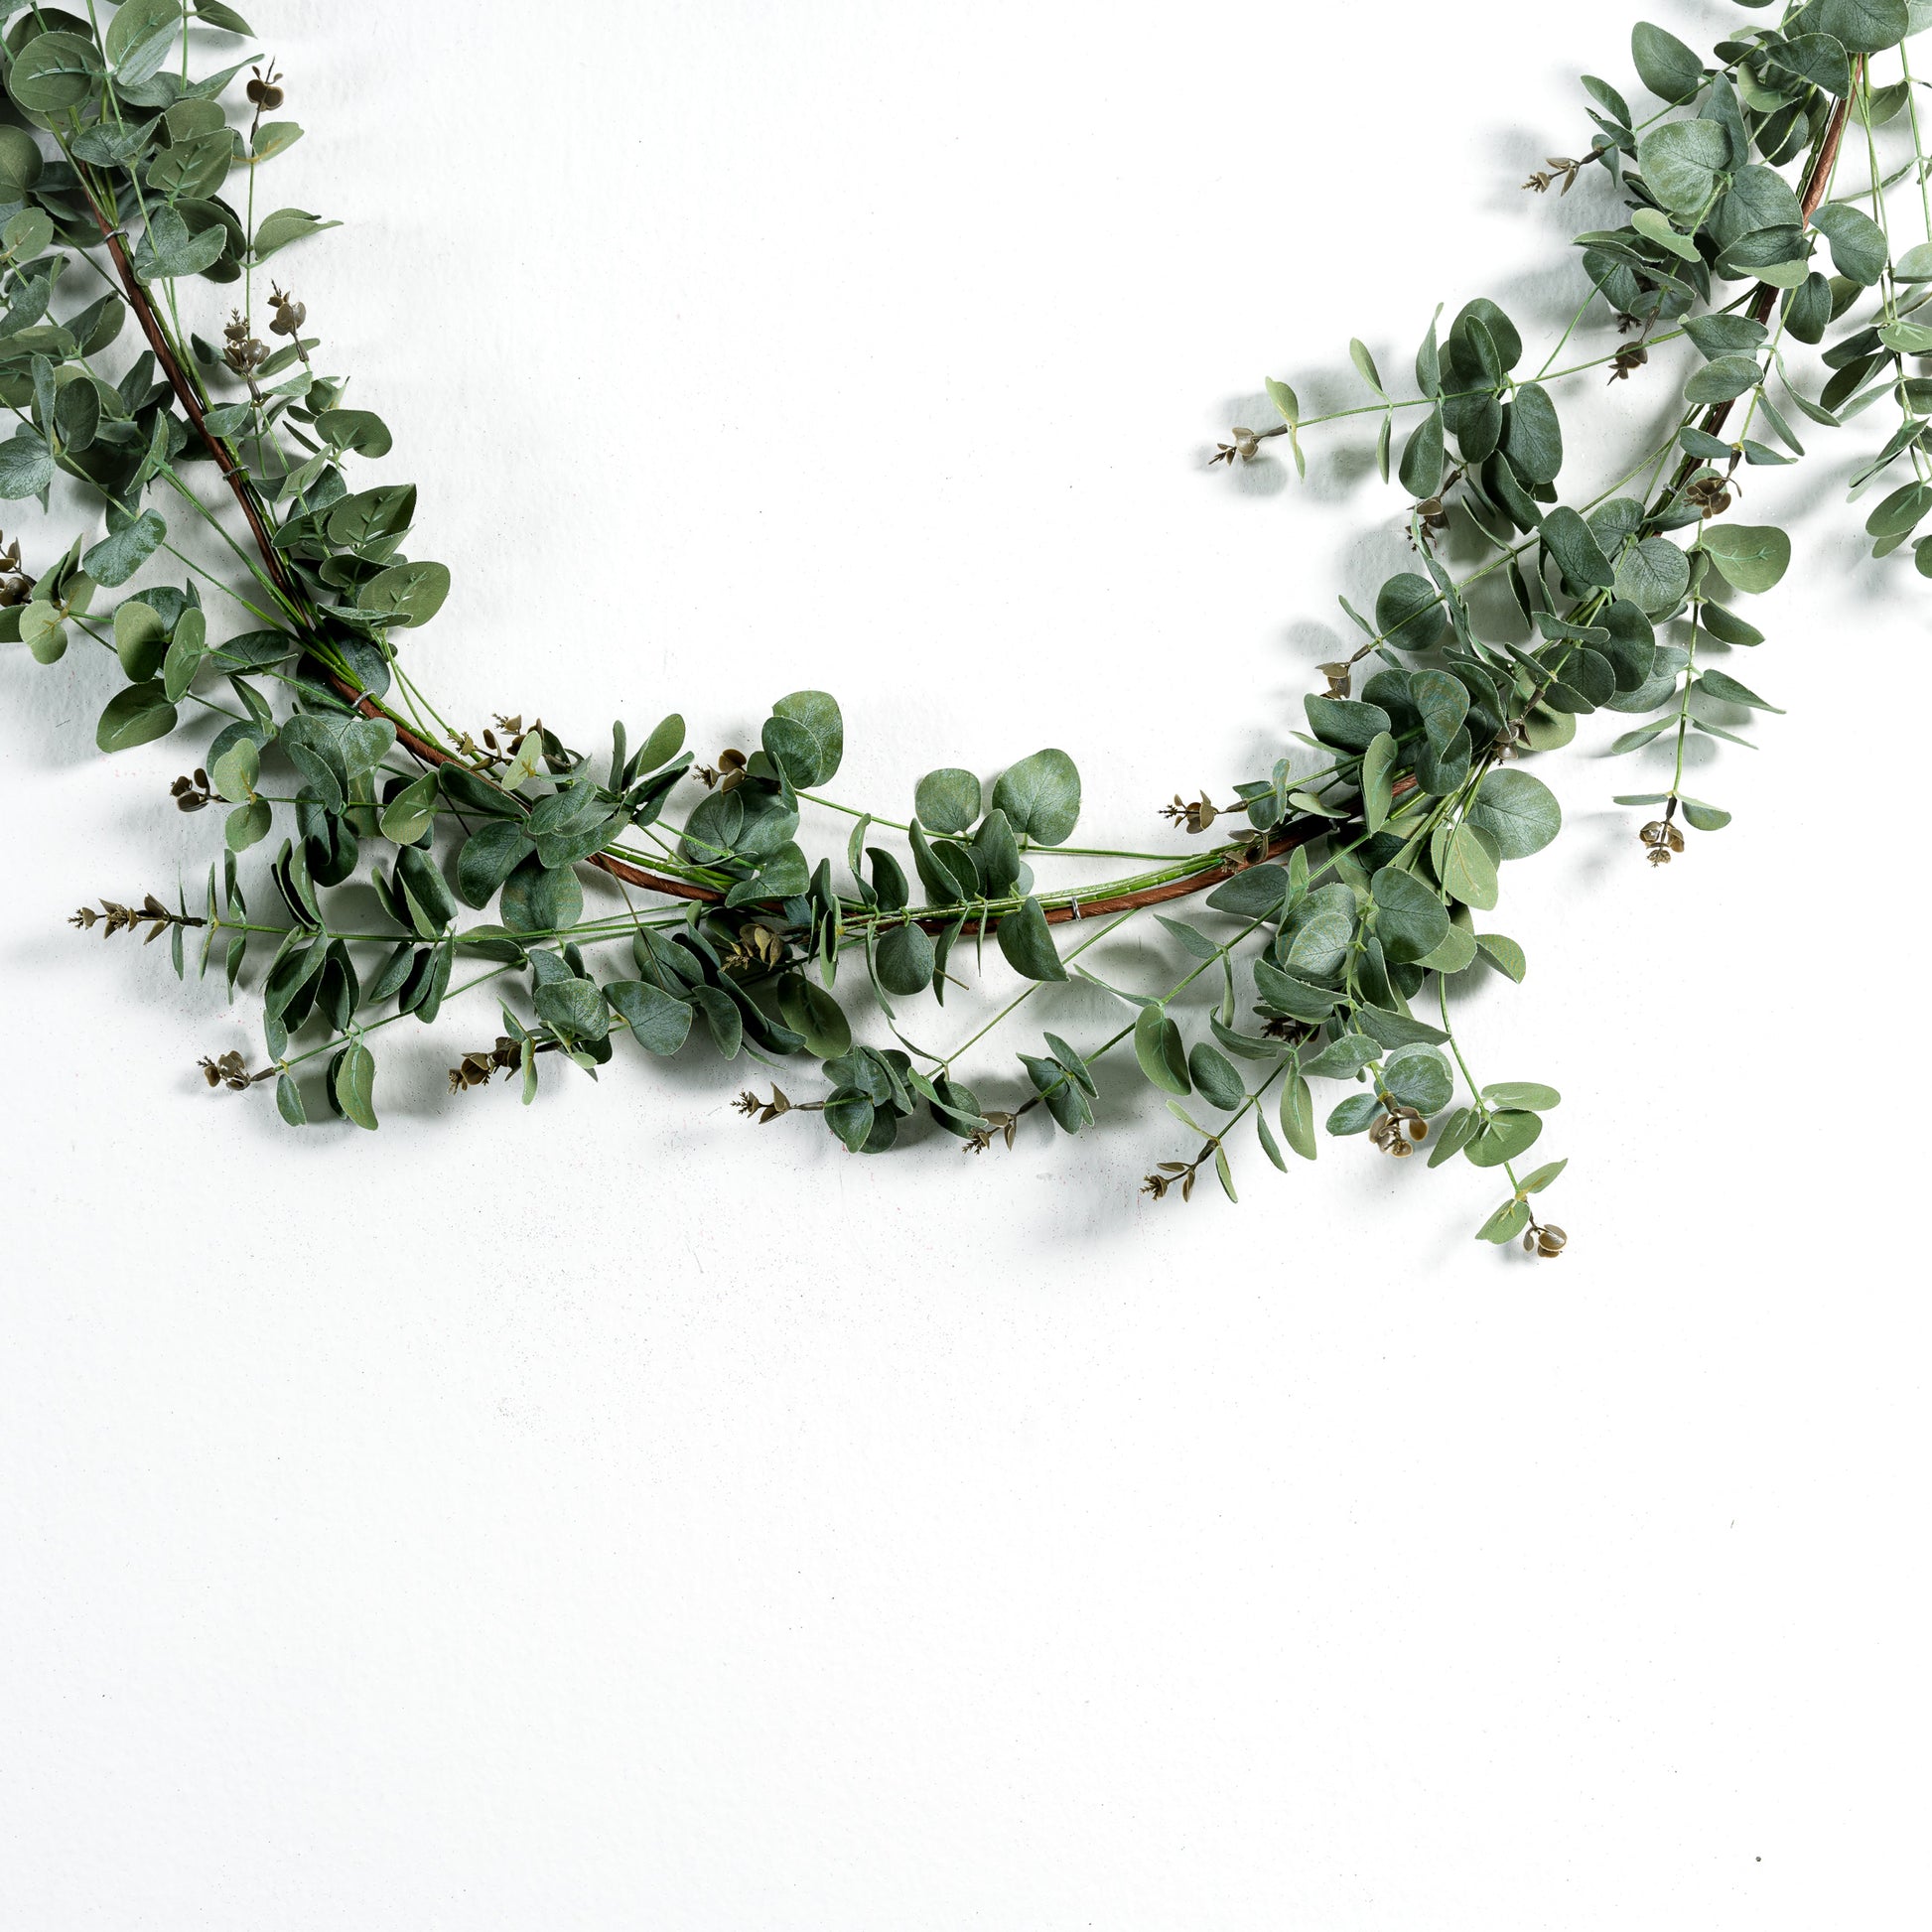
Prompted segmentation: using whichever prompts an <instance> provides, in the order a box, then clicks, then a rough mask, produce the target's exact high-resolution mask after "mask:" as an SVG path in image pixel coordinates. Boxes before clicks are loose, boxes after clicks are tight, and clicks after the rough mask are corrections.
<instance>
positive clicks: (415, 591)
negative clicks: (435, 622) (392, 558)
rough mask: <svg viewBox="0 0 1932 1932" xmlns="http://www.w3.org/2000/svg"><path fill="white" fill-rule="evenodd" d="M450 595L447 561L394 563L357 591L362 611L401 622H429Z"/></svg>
mask: <svg viewBox="0 0 1932 1932" xmlns="http://www.w3.org/2000/svg"><path fill="white" fill-rule="evenodd" d="M449 594H450V573H449V570H448V568H447V567H446V566H445V565H443V564H434V563H416V564H391V565H390V566H389V568H388V569H387V570H379V571H377V572H376V574H375V575H374V576H373V577H371V578H370V579H369V581H368V582H367V583H366V584H364V585H363V586H362V588H361V589H360V590H359V591H357V592H356V594H355V604H356V608H357V609H358V610H362V611H373V612H375V613H376V614H378V615H379V616H385V617H393V618H394V619H395V621H396V622H397V623H398V624H403V625H412V626H413V625H415V624H419V623H427V622H428V621H430V619H431V618H433V617H435V615H436V614H437V612H439V611H440V610H442V608H443V600H444V599H445V598H447V597H448V596H449Z"/></svg>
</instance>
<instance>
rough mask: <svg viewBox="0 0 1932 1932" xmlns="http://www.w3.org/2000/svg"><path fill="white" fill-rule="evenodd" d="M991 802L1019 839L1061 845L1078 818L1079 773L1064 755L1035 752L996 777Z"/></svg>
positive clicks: (1069, 835)
mask: <svg viewBox="0 0 1932 1932" xmlns="http://www.w3.org/2000/svg"><path fill="white" fill-rule="evenodd" d="M993 802H994V804H995V805H996V806H998V807H999V808H1000V810H1001V811H1003V812H1005V813H1006V815H1007V822H1008V823H1009V824H1010V825H1011V826H1012V827H1013V829H1014V832H1015V833H1016V834H1017V835H1018V836H1019V837H1021V838H1023V839H1031V840H1032V841H1033V843H1034V844H1035V845H1064V844H1065V843H1066V841H1067V840H1068V839H1069V838H1071V837H1072V836H1073V828H1074V825H1075V824H1076V823H1077V822H1078V820H1079V816H1080V773H1079V770H1078V769H1077V767H1076V766H1075V765H1074V762H1073V760H1072V759H1070V758H1068V757H1067V755H1066V754H1065V753H1064V752H1060V751H1054V750H1051V749H1048V750H1046V751H1043V752H1035V754H1034V755H1033V757H1032V758H1028V759H1021V760H1020V762H1019V763H1018V764H1016V765H1013V766H1011V767H1009V769H1007V770H1006V771H1004V772H1002V773H1001V774H1000V778H999V781H998V782H997V783H996V784H995V785H994V787H993ZM1001 930H1002V931H1004V930H1005V926H1004V924H1003V925H1002V927H1001Z"/></svg>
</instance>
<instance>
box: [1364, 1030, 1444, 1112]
mask: <svg viewBox="0 0 1932 1932" xmlns="http://www.w3.org/2000/svg"><path fill="white" fill-rule="evenodd" d="M1382 1084H1383V1085H1384V1086H1385V1087H1386V1088H1387V1089H1388V1090H1389V1092H1390V1093H1392V1094H1393V1095H1394V1096H1395V1097H1396V1099H1398V1100H1399V1101H1401V1102H1402V1104H1403V1105H1404V1106H1405V1107H1413V1108H1415V1110H1416V1111H1417V1113H1419V1114H1439V1113H1441V1112H1442V1110H1443V1109H1444V1108H1445V1107H1447V1106H1448V1105H1449V1095H1450V1094H1452V1093H1453V1092H1454V1091H1455V1076H1454V1074H1453V1073H1452V1072H1451V1071H1450V1070H1449V1061H1448V1060H1446V1059H1445V1058H1444V1057H1443V1055H1442V1053H1441V1051H1440V1050H1439V1049H1438V1048H1436V1047H1434V1046H1430V1045H1427V1044H1425V1043H1424V1042H1422V1041H1420V1040H1419V1041H1417V1042H1416V1043H1415V1044H1414V1045H1412V1046H1398V1047H1397V1048H1396V1049H1395V1051H1394V1052H1393V1053H1391V1054H1390V1055H1389V1057H1388V1058H1387V1059H1386V1060H1384V1061H1383V1062H1382Z"/></svg>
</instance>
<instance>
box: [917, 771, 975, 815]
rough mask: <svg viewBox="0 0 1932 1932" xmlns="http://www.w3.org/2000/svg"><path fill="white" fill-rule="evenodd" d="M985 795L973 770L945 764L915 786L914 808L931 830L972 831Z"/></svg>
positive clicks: (929, 772)
mask: <svg viewBox="0 0 1932 1932" xmlns="http://www.w3.org/2000/svg"><path fill="white" fill-rule="evenodd" d="M982 796H983V794H982V790H981V786H980V781H979V779H978V777H977V776H976V775H975V774H974V773H973V772H971V771H966V770H962V769H961V768H960V767H959V766H958V765H956V764H948V765H942V766H941V767H940V768H939V769H938V770H937V771H928V772H927V773H926V774H925V776H924V777H923V778H921V779H920V780H919V782H918V784H917V785H916V786H914V787H913V791H912V811H913V815H914V816H915V817H916V818H917V819H918V820H919V822H920V824H922V825H923V826H925V828H926V829H927V830H928V831H931V832H969V831H971V830H972V828H973V826H974V824H975V823H976V822H977V821H978V819H979V815H980V805H981V802H982Z"/></svg>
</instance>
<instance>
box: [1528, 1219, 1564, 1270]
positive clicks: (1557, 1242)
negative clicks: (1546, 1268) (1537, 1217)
mask: <svg viewBox="0 0 1932 1932" xmlns="http://www.w3.org/2000/svg"><path fill="white" fill-rule="evenodd" d="M1569 1245H1570V1237H1569V1235H1567V1234H1565V1233H1564V1231H1563V1230H1562V1228H1560V1227H1555V1226H1552V1225H1549V1224H1548V1223H1546V1224H1545V1225H1544V1226H1542V1227H1540V1228H1538V1229H1537V1230H1536V1252H1537V1253H1538V1254H1539V1255H1541V1256H1542V1257H1543V1259H1544V1260H1545V1261H1555V1260H1556V1258H1557V1257H1558V1256H1559V1255H1560V1254H1562V1253H1563V1251H1564V1249H1565V1248H1567V1247H1568V1246H1569Z"/></svg>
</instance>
